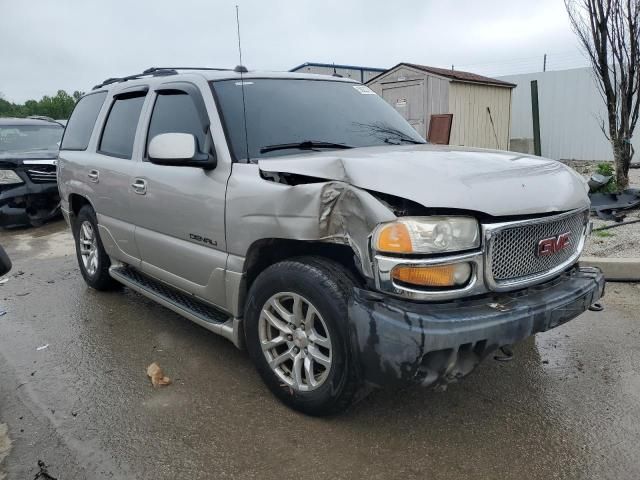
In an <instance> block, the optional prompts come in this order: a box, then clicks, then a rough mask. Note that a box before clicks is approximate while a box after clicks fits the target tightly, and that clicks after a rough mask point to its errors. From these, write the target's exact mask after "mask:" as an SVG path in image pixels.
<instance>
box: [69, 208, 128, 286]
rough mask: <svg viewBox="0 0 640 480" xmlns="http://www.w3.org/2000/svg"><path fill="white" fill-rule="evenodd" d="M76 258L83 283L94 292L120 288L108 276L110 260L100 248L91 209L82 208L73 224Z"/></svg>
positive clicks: (95, 219) (95, 221)
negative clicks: (93, 289)
mask: <svg viewBox="0 0 640 480" xmlns="http://www.w3.org/2000/svg"><path fill="white" fill-rule="evenodd" d="M73 237H74V239H75V242H76V256H77V258H78V265H79V267H80V273H82V277H83V278H84V281H85V282H86V283H87V285H89V286H90V287H91V288H95V289H96V290H114V289H116V288H118V287H120V284H119V283H118V282H116V281H115V280H114V279H113V278H111V276H110V275H109V267H110V266H111V260H110V259H109V256H108V255H107V252H105V250H104V247H103V246H102V240H101V239H100V233H99V231H98V220H97V218H96V213H95V212H94V211H93V208H91V206H89V205H85V206H83V207H82V208H81V209H80V211H79V212H78V216H77V217H76V219H75V222H74V223H73Z"/></svg>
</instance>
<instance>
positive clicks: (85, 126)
mask: <svg viewBox="0 0 640 480" xmlns="http://www.w3.org/2000/svg"><path fill="white" fill-rule="evenodd" d="M106 96H107V92H98V93H92V94H89V95H86V96H84V97H82V98H81V99H80V101H79V102H78V104H77V105H76V107H75V108H74V109H73V113H72V114H71V118H70V119H69V122H68V123H67V128H66V129H65V131H64V137H62V145H61V147H60V149H61V150H86V149H87V146H88V145H89V139H90V138H91V132H93V127H94V126H95V124H96V119H97V118H98V114H99V113H100V109H101V108H102V104H103V103H104V99H105V98H106Z"/></svg>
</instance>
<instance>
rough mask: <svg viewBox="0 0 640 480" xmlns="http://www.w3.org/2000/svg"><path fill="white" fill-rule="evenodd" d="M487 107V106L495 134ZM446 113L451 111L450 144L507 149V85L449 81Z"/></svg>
mask: <svg viewBox="0 0 640 480" xmlns="http://www.w3.org/2000/svg"><path fill="white" fill-rule="evenodd" d="M487 107H489V108H490V109H491V116H492V117H493V124H494V127H495V134H494V129H493V128H492V126H491V121H490V119H489V113H488V112H487ZM449 113H453V126H452V129H451V140H450V144H451V145H464V146H467V147H480V148H496V149H499V150H508V149H509V128H510V123H511V89H510V88H505V87H491V86H487V85H477V84H470V83H461V82H451V83H450V84H449ZM496 137H497V139H498V141H497V142H496Z"/></svg>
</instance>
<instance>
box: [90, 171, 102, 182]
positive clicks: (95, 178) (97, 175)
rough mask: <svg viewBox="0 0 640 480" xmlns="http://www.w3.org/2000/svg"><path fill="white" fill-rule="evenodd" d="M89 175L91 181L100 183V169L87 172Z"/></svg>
mask: <svg viewBox="0 0 640 480" xmlns="http://www.w3.org/2000/svg"><path fill="white" fill-rule="evenodd" d="M87 177H89V181H90V182H93V183H98V181H99V179H100V172H99V171H98V170H91V171H89V173H87Z"/></svg>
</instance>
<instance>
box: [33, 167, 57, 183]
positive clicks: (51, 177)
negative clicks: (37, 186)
mask: <svg viewBox="0 0 640 480" xmlns="http://www.w3.org/2000/svg"><path fill="white" fill-rule="evenodd" d="M27 175H28V176H29V178H30V179H31V181H32V182H33V183H49V182H55V181H56V166H55V165H34V166H33V168H30V169H28V170H27Z"/></svg>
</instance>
